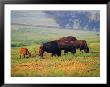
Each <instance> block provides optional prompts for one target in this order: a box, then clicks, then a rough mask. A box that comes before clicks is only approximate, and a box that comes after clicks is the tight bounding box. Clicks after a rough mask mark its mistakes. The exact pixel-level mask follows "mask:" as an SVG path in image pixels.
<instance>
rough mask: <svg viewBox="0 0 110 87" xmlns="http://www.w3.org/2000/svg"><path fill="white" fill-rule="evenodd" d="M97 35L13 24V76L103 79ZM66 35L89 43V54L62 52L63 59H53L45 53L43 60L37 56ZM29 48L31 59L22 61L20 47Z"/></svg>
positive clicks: (89, 32) (87, 32)
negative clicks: (42, 46)
mask: <svg viewBox="0 0 110 87" xmlns="http://www.w3.org/2000/svg"><path fill="white" fill-rule="evenodd" d="M96 34H97V32H92V31H81V30H66V29H45V28H42V29H41V28H36V27H32V26H18V25H12V28H11V76H13V77H45V76H48V77H50V76H55V77H59V76H60V77H64V76H65V77H66V76H69V77H98V76H100V37H99V36H97V35H96ZM64 36H75V37H77V39H84V40H86V41H87V43H88V46H89V48H90V53H82V52H80V51H79V50H77V53H76V54H72V53H67V54H64V52H63V51H62V55H61V57H51V54H50V53H45V54H44V58H43V59H42V58H41V57H39V56H38V55H36V54H38V50H39V46H40V45H41V44H42V43H44V42H47V41H51V40H56V39H59V38H61V37H64ZM20 47H26V48H28V49H29V51H30V52H31V54H32V56H31V57H30V58H28V57H27V58H20V57H19V52H18V50H19V48H20Z"/></svg>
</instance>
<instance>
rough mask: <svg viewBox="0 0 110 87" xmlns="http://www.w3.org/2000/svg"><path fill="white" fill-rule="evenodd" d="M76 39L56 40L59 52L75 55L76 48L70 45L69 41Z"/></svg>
mask: <svg viewBox="0 0 110 87" xmlns="http://www.w3.org/2000/svg"><path fill="white" fill-rule="evenodd" d="M76 40H77V39H76V37H73V36H68V37H62V38H60V39H59V40H57V43H58V45H59V48H60V49H61V50H64V53H67V52H71V53H76V48H75V47H74V45H73V44H72V43H71V41H76Z"/></svg>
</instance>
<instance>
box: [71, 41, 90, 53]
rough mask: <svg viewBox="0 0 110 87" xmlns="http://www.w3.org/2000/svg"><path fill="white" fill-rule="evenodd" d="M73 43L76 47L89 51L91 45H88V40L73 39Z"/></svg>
mask: <svg viewBox="0 0 110 87" xmlns="http://www.w3.org/2000/svg"><path fill="white" fill-rule="evenodd" d="M71 44H73V46H74V47H75V48H76V49H80V51H84V52H86V53H89V47H88V46H87V42H86V40H76V41H71Z"/></svg>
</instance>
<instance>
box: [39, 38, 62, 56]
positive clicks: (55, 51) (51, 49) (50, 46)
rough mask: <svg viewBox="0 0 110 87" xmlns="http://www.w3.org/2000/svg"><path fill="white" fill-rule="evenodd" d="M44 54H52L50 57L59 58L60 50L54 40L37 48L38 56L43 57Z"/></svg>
mask: <svg viewBox="0 0 110 87" xmlns="http://www.w3.org/2000/svg"><path fill="white" fill-rule="evenodd" d="M44 52H47V53H52V56H61V50H60V48H59V46H58V43H57V41H56V40H55V41H50V42H47V43H43V44H42V45H41V46H40V48H39V56H41V57H43V54H44Z"/></svg>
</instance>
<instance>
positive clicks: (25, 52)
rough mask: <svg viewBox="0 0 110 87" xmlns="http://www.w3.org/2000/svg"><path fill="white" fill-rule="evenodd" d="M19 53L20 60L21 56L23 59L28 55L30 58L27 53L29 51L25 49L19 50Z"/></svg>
mask: <svg viewBox="0 0 110 87" xmlns="http://www.w3.org/2000/svg"><path fill="white" fill-rule="evenodd" d="M19 53H20V58H21V56H23V57H24V58H25V56H26V55H28V56H29V57H30V56H31V53H29V50H28V49H27V48H20V49H19Z"/></svg>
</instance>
